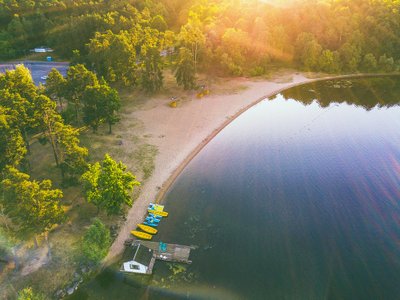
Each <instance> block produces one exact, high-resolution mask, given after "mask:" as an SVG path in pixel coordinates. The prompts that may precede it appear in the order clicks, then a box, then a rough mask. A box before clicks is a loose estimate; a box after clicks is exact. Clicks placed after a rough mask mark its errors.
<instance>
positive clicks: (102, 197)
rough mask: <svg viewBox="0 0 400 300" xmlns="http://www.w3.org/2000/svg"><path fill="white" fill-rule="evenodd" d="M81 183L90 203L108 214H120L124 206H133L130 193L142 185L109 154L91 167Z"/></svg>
mask: <svg viewBox="0 0 400 300" xmlns="http://www.w3.org/2000/svg"><path fill="white" fill-rule="evenodd" d="M81 181H82V182H83V187H84V191H85V196H86V199H87V200H88V202H90V203H93V204H94V205H96V206H97V207H98V208H99V209H100V208H102V209H104V210H105V211H107V213H108V214H118V213H120V212H121V210H122V205H123V204H126V205H129V206H131V205H132V198H131V197H130V195H129V192H131V191H132V189H133V188H134V186H138V185H140V183H139V182H138V181H136V180H135V176H133V175H132V174H131V173H130V172H129V171H126V166H125V165H124V164H123V163H121V162H119V163H117V162H116V161H115V160H113V159H112V158H111V157H110V156H109V155H108V154H106V155H105V156H104V160H103V161H102V162H101V164H100V163H98V162H97V163H95V164H93V165H89V169H88V171H87V172H85V173H84V174H83V175H82V177H81Z"/></svg>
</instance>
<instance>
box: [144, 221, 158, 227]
mask: <svg viewBox="0 0 400 300" xmlns="http://www.w3.org/2000/svg"><path fill="white" fill-rule="evenodd" d="M143 224H144V225H148V226H151V227H157V226H158V223H150V222H147V221H144V222H143Z"/></svg>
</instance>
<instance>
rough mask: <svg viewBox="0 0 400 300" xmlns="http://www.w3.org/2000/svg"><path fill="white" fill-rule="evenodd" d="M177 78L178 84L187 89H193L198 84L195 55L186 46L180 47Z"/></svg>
mask: <svg viewBox="0 0 400 300" xmlns="http://www.w3.org/2000/svg"><path fill="white" fill-rule="evenodd" d="M175 78H176V82H177V83H178V85H181V86H183V88H184V89H185V90H190V89H193V88H195V86H196V78H195V68H194V65H193V56H192V53H191V52H190V50H189V49H187V48H185V47H182V48H180V49H179V58H178V62H177V66H176V71H175Z"/></svg>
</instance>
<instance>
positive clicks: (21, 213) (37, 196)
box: [1, 167, 64, 236]
mask: <svg viewBox="0 0 400 300" xmlns="http://www.w3.org/2000/svg"><path fill="white" fill-rule="evenodd" d="M1 184H2V187H3V189H4V195H3V198H1V205H2V207H3V208H4V211H5V213H6V215H7V216H8V217H9V218H10V219H11V220H12V222H13V224H14V225H15V226H16V231H18V233H19V234H20V235H22V236H30V235H33V236H36V235H38V234H41V233H45V232H47V231H49V230H50V229H51V228H52V227H53V226H54V225H56V224H60V223H62V222H63V221H64V210H63V209H62V207H61V205H60V200H61V198H62V197H63V193H62V191H61V190H58V189H52V183H51V181H50V180H43V181H36V180H33V181H32V180H30V177H29V175H27V174H24V173H21V172H20V171H18V170H17V169H15V168H12V167H10V168H8V170H7V174H6V176H5V179H4V180H3V181H2V183H1Z"/></svg>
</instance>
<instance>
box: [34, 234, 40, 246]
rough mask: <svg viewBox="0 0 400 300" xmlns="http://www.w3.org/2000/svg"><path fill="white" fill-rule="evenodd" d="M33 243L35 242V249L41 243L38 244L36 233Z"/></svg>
mask: <svg viewBox="0 0 400 300" xmlns="http://www.w3.org/2000/svg"><path fill="white" fill-rule="evenodd" d="M33 243H34V244H35V249H37V248H38V246H39V245H38V241H37V237H36V235H34V236H33Z"/></svg>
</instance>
